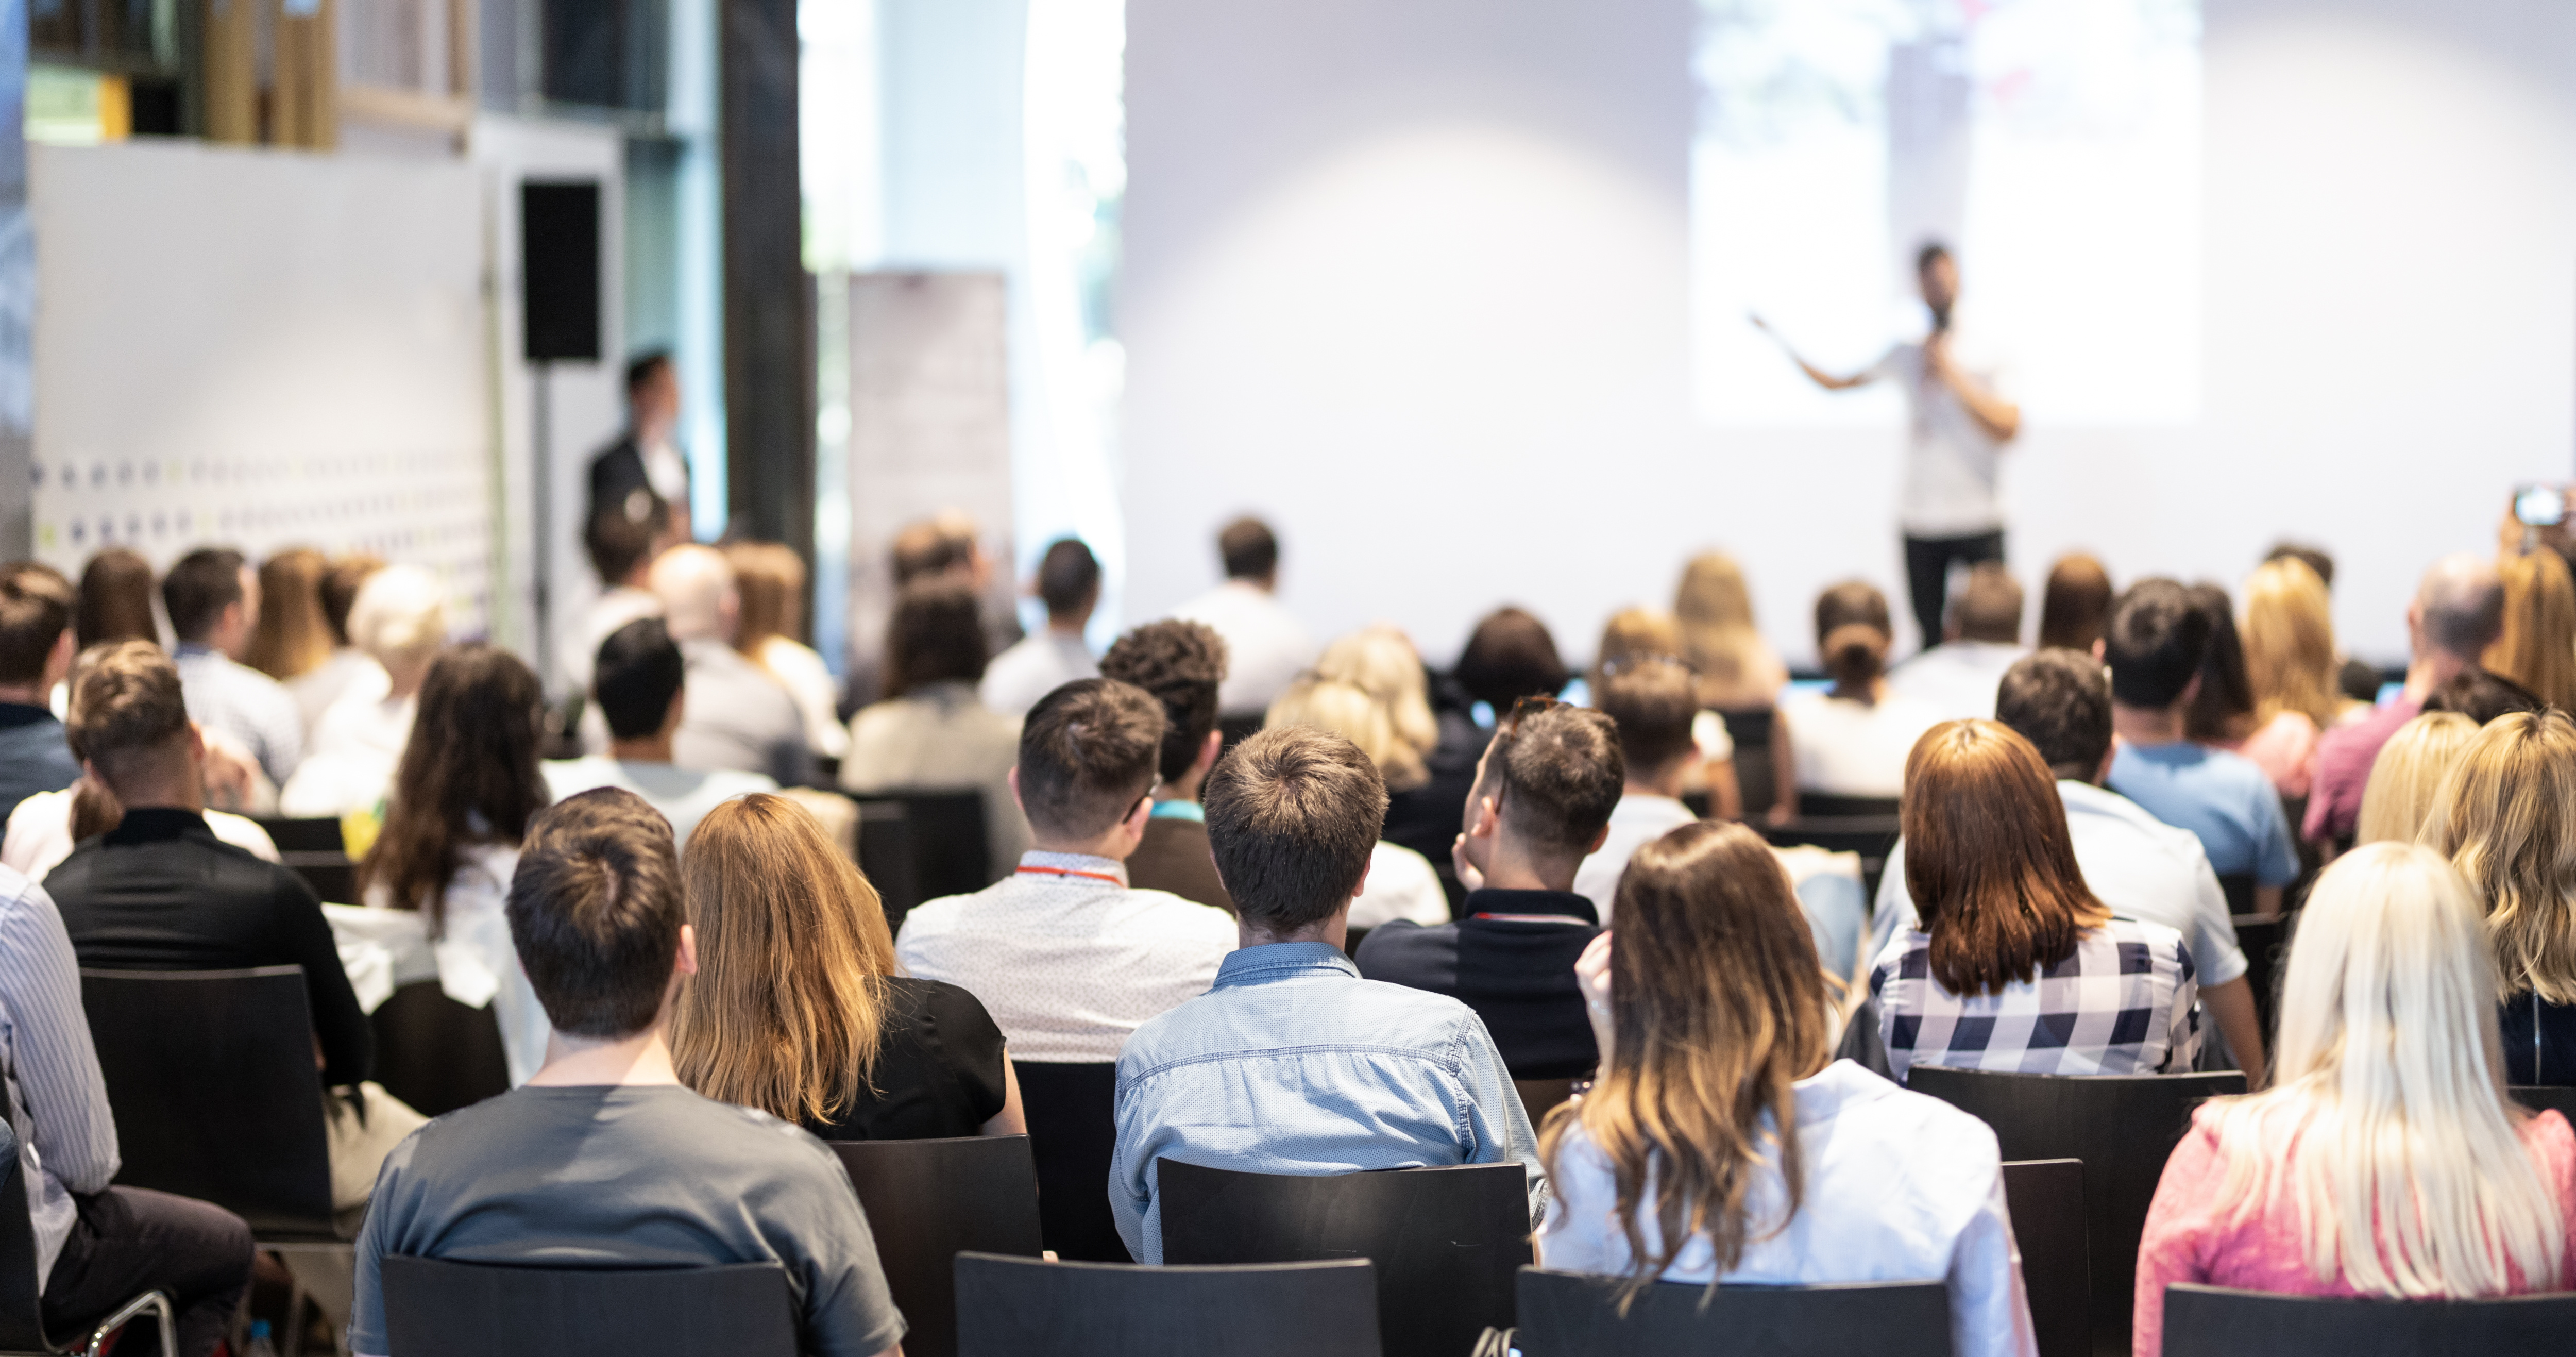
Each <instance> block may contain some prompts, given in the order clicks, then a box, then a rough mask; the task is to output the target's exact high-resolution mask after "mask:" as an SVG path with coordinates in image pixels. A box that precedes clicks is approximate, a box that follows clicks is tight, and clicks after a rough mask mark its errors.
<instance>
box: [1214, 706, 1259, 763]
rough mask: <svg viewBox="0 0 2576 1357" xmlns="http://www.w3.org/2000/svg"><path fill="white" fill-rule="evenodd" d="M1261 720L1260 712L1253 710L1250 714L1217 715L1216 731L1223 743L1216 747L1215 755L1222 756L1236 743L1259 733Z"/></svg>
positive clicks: (1230, 750)
mask: <svg viewBox="0 0 2576 1357" xmlns="http://www.w3.org/2000/svg"><path fill="white" fill-rule="evenodd" d="M1262 720H1263V717H1262V714H1261V713H1259V712H1254V713H1253V714H1252V715H1250V716H1220V717H1218V718H1217V719H1216V733H1217V735H1218V737H1219V738H1220V739H1222V740H1223V741H1224V743H1223V744H1221V745H1219V746H1218V747H1217V757H1219V758H1223V757H1224V756H1225V755H1227V754H1230V753H1233V752H1234V747H1235V746H1236V745H1239V744H1241V743H1243V742H1244V741H1246V740H1249V739H1251V738H1252V737H1253V736H1255V735H1258V734H1260V733H1261V722H1262Z"/></svg>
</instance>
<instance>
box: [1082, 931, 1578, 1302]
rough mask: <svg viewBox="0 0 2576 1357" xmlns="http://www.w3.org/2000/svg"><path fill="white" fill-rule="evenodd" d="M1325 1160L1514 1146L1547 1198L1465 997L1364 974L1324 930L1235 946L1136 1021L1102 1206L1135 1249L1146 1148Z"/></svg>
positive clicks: (1142, 1252)
mask: <svg viewBox="0 0 2576 1357" xmlns="http://www.w3.org/2000/svg"><path fill="white" fill-rule="evenodd" d="M1164 1158H1170V1159H1178V1160H1180V1161H1182V1162H1183V1163H1189V1164H1199V1165H1203V1166H1205V1167H1208V1168H1221V1169H1233V1170H1236V1171H1238V1172H1242V1173H1282V1174H1303V1175H1309V1176H1322V1175H1326V1174H1335V1173H1358V1172H1362V1171H1365V1170H1370V1169H1410V1168H1432V1167H1447V1166H1450V1165H1456V1164H1501V1163H1509V1162H1511V1161H1513V1160H1518V1161H1520V1162H1521V1163H1522V1164H1523V1165H1526V1166H1527V1167H1528V1169H1529V1193H1530V1222H1531V1224H1532V1225H1533V1226H1535V1225H1536V1224H1537V1223H1538V1222H1539V1221H1540V1220H1541V1219H1543V1218H1544V1217H1545V1214H1546V1210H1547V1171H1546V1170H1545V1169H1543V1168H1541V1167H1540V1166H1539V1160H1538V1138H1537V1137H1536V1136H1534V1135H1532V1134H1531V1133H1530V1124H1529V1114H1528V1113H1527V1112H1526V1111H1524V1110H1523V1109H1522V1107H1521V1098H1520V1094H1519V1092H1518V1091H1517V1090H1515V1089H1514V1088H1513V1087H1512V1077H1511V1073H1510V1072H1509V1071H1508V1070H1506V1069H1505V1068H1504V1067H1503V1058H1502V1055H1501V1054H1500V1053H1499V1052H1497V1051H1496V1050H1495V1049H1494V1039H1493V1038H1492V1037H1491V1036H1489V1035H1487V1033H1486V1031H1485V1024H1484V1022H1483V1021H1482V1020H1481V1019H1479V1018H1478V1017H1477V1016H1476V1011H1475V1010H1474V1009H1471V1008H1469V1007H1467V1006H1466V1005H1465V1004H1462V1003H1460V1002H1458V1001H1457V1000H1455V999H1452V998H1449V997H1447V996H1446V995H1439V994H1431V993H1428V992H1425V991H1423V990H1416V989H1406V988H1405V987H1403V986H1401V985H1389V984H1384V983H1381V982H1379V981H1375V980H1362V979H1361V978H1360V973H1359V968H1358V967H1357V966H1354V965H1352V964H1351V960H1350V958H1348V957H1346V956H1344V955H1342V952H1341V949H1340V948H1337V947H1334V946H1332V945H1331V944H1329V943H1321V942H1282V943H1272V944H1269V945H1267V946H1262V947H1247V948H1244V949H1242V950H1241V951H1238V952H1235V953H1233V954H1232V955H1230V956H1228V957H1227V958H1226V959H1225V964H1224V965H1222V966H1220V967H1218V968H1217V974H1216V984H1215V985H1214V986H1213V987H1212V988H1210V989H1209V990H1208V992H1207V993H1206V994H1203V995H1201V996H1199V997H1198V998H1196V999H1192V1000H1190V1001H1189V1002H1188V1003H1186V1004H1183V1005H1181V1006H1180V1007H1178V1008H1175V1009H1173V1010H1172V1011H1171V1012H1169V1013H1165V1014H1163V1015H1162V1016H1161V1017H1158V1018H1155V1019H1154V1020H1153V1021H1151V1022H1148V1023H1146V1024H1145V1025H1144V1026H1142V1027H1139V1028H1137V1029H1136V1034H1135V1035H1134V1036H1132V1037H1129V1038H1128V1039H1127V1047H1126V1049H1125V1050H1124V1051H1122V1052H1121V1053H1120V1054H1119V1057H1118V1150H1117V1154H1116V1156H1115V1157H1114V1158H1113V1159H1112V1160H1111V1161H1110V1165H1109V1206H1110V1210H1111V1212H1112V1213H1113V1214H1115V1215H1116V1216H1117V1218H1118V1234H1119V1237H1120V1238H1122V1239H1124V1240H1126V1242H1127V1249H1128V1251H1129V1252H1130V1253H1133V1254H1134V1255H1135V1256H1136V1257H1137V1259H1138V1260H1139V1261H1142V1262H1146V1263H1160V1262H1162V1261H1163V1228H1162V1216H1161V1214H1160V1208H1159V1204H1158V1202H1157V1200H1156V1197H1155V1191H1156V1184H1157V1182H1158V1181H1159V1175H1158V1173H1157V1171H1156V1169H1155V1167H1154V1161H1156V1160H1157V1159H1164Z"/></svg>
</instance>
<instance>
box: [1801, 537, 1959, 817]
mask: <svg viewBox="0 0 2576 1357" xmlns="http://www.w3.org/2000/svg"><path fill="white" fill-rule="evenodd" d="M1893 644H1895V642H1894V638H1893V635H1892V633H1891V632H1890V631H1889V629H1888V621H1887V596H1886V595H1885V594H1882V593H1880V592H1879V591H1878V589H1877V588H1876V587H1875V586H1873V585H1869V584H1864V583H1862V582H1861V581H1859V580H1846V581H1844V582H1843V583H1841V584H1837V585H1835V586H1834V587H1832V588H1830V589H1827V590H1826V591H1825V592H1824V594H1823V596H1822V597H1820V598H1818V599H1817V600H1816V653H1817V655H1818V656H1819V657H1821V658H1822V660H1823V662H1824V666H1825V672H1826V673H1827V674H1829V675H1831V676H1832V677H1833V680H1834V683H1833V687H1832V688H1830V689H1828V690H1827V691H1825V692H1821V693H1796V694H1792V695H1791V696H1789V697H1786V698H1783V699H1782V700H1781V702H1780V719H1781V721H1782V723H1783V724H1784V725H1786V726H1787V727H1788V732H1789V740H1790V745H1791V748H1792V749H1793V751H1794V752H1795V753H1796V756H1797V768H1798V790H1799V791H1800V792H1801V793H1818V794H1822V795H1826V796H1846V797H1871V798H1885V799H1888V800H1894V799H1895V798H1896V796H1897V795H1898V794H1899V793H1900V792H1901V791H1903V790H1904V786H1905V757H1906V752H1907V751H1908V750H1911V749H1912V748H1913V747H1914V742H1915V740H1916V739H1918V738H1919V737H1921V735H1922V734H1923V732H1924V731H1925V730H1928V729H1930V728H1931V727H1932V726H1933V724H1935V723H1936V722H1938V721H1939V720H1940V719H1941V714H1940V713H1939V712H1938V711H1936V710H1934V709H1933V708H1931V707H1929V706H1927V705H1925V704H1923V703H1921V702H1917V701H1915V700H1914V699H1913V698H1910V697H1906V696H1904V695H1903V694H1901V693H1895V692H1891V691H1890V690H1889V688H1888V684H1887V651H1888V647H1890V646H1891V645H1893Z"/></svg>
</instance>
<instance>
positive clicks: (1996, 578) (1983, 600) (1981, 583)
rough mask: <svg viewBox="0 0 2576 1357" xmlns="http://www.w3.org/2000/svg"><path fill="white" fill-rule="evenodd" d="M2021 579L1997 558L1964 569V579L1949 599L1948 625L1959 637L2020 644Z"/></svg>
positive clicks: (1990, 642) (1996, 643)
mask: <svg viewBox="0 0 2576 1357" xmlns="http://www.w3.org/2000/svg"><path fill="white" fill-rule="evenodd" d="M2021 601H2022V599H2021V581H2020V580H2017V579H2014V578H2013V577H2012V572H2011V571H2009V570H2006V569H2004V567H2003V564H2002V563H2001V562H1998V561H1988V562H1985V563H1984V564H1981V565H1979V566H1977V567H1976V568H1975V569H1973V570H1971V571H1969V572H1968V582H1967V584H1965V585H1964V586H1962V587H1961V588H1960V590H1959V596H1958V597H1957V598H1956V599H1953V600H1952V601H1951V603H1950V629H1951V630H1953V631H1955V632H1957V633H1958V634H1959V639H1960V640H1962V641H1983V642H1986V643H1988V644H1990V645H2007V646H2008V645H2019V644H2021Z"/></svg>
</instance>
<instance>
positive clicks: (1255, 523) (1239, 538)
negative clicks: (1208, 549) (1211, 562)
mask: <svg viewBox="0 0 2576 1357" xmlns="http://www.w3.org/2000/svg"><path fill="white" fill-rule="evenodd" d="M1216 554H1217V556H1218V557H1219V558H1220V559H1221V560H1223V561H1224V562H1225V577H1226V578H1227V579H1230V580H1262V579H1268V578H1270V577H1271V576H1272V575H1275V574H1277V573H1279V535H1278V534H1277V533H1274V532H1272V531H1271V530H1270V525H1269V524H1267V523H1264V522H1262V521H1261V520H1260V519H1257V518H1252V517H1249V516H1246V517H1243V518H1238V519H1236V520H1234V521H1233V522H1231V523H1228V524H1226V525H1225V530H1224V531H1222V532H1220V533H1218V534H1217V535H1216Z"/></svg>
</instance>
